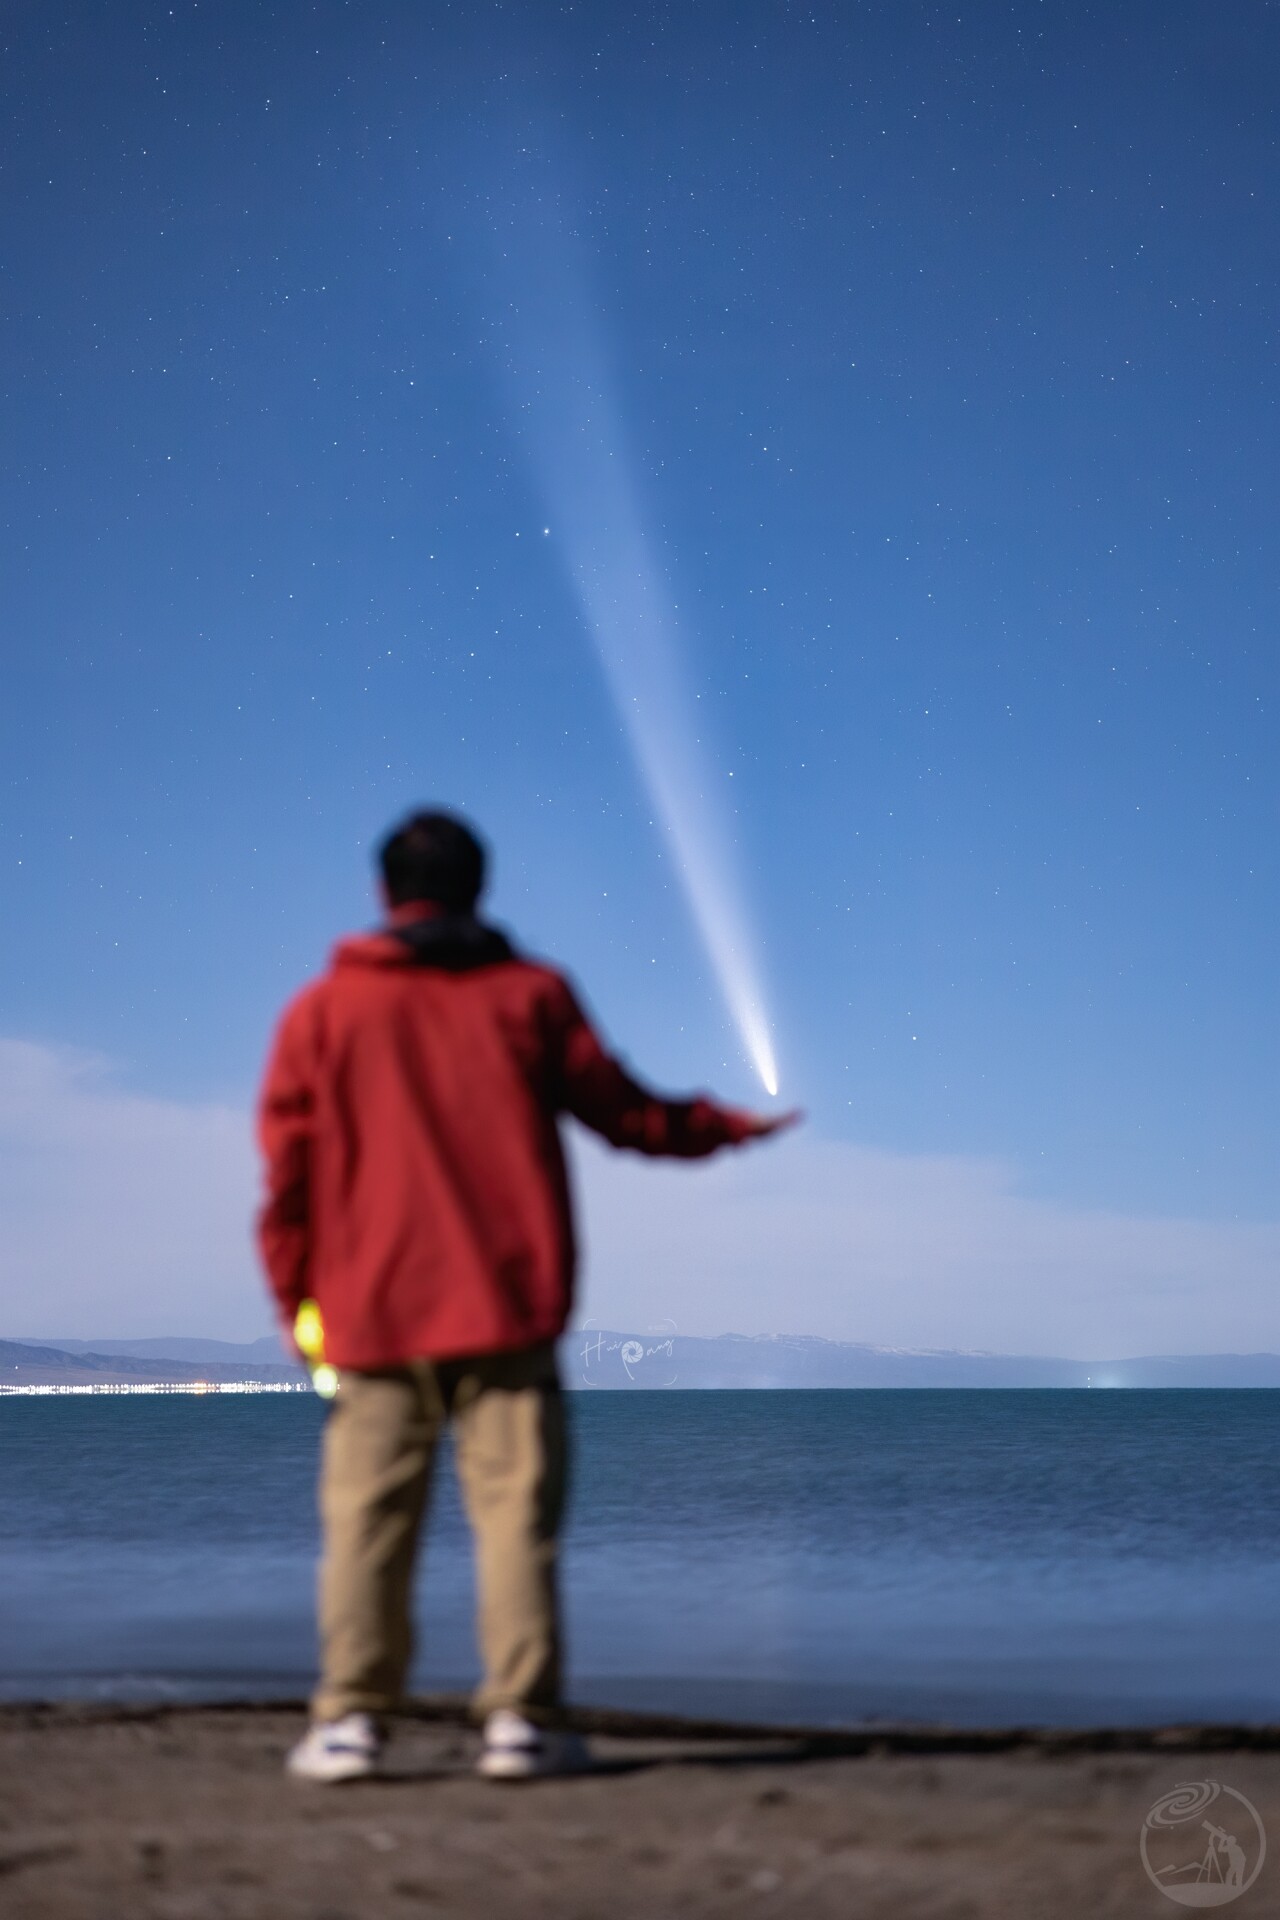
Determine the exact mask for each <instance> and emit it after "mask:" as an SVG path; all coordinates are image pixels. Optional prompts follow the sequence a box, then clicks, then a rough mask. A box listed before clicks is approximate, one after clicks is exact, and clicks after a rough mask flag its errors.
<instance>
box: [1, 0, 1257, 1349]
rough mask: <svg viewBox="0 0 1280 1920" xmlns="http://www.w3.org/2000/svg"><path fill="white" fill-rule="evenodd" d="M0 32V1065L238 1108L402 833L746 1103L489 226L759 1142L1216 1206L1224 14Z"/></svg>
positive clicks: (393, 14) (1241, 200)
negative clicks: (490, 865) (730, 850)
mask: <svg viewBox="0 0 1280 1920" xmlns="http://www.w3.org/2000/svg"><path fill="white" fill-rule="evenodd" d="M4 39H5V40H6V42H7V51H6V54H5V68H6V72H7V79H6V82H5V86H6V89H7V93H8V99H7V104H6V120H5V125H6V134H5V137H4V167H5V171H4V179H5V187H4V193H3V200H2V205H0V327H2V338H0V410H2V415H0V433H2V434H3V441H4V445H5V447H6V450H7V458H6V460H5V462H4V466H3V470H2V472H0V528H2V529H3V629H2V637H0V645H2V647H3V657H4V686H5V698H4V700H3V703H2V704H0V763H2V764H3V768H4V783H5V784H4V791H5V804H4V806H3V809H2V810H0V886H2V888H3V905H4V924H5V926H6V928H7V929H8V931H9V937H8V939H6V940H5V941H4V942H3V943H0V1036H7V1037H8V1038H9V1039H11V1040H13V1041H21V1042H25V1043H36V1044H37V1045H38V1046H39V1047H43V1048H45V1049H47V1050H50V1053H51V1055H52V1054H55V1053H57V1052H58V1050H60V1049H68V1048H71V1049H77V1050H80V1051H81V1052H87V1053H91V1054H95V1055H103V1056H106V1057H107V1058H109V1059H110V1060H111V1061H112V1062H113V1074H114V1084H115V1085H116V1086H118V1087H120V1088H122V1089H125V1090H132V1091H133V1092H136V1093H137V1094H138V1095H139V1097H143V1096H145V1097H146V1098H148V1099H154V1100H156V1101H168V1102H176V1103H179V1104H181V1103H188V1104H189V1105H190V1104H194V1105H195V1106H200V1105H201V1103H204V1104H206V1105H207V1104H209V1103H213V1104H215V1105H217V1106H218V1107H219V1108H220V1109H221V1108H223V1107H225V1108H227V1109H228V1110H230V1109H236V1110H240V1109H243V1107H244V1105H245V1103H246V1102H247V1101H248V1099H249V1098H250V1096H251V1091H252V1088H253V1084H254V1081H255V1078H256V1075H257V1072H258V1068H259V1063H260V1059H261V1055H262V1052H263V1048H264V1045H265V1041H266V1036H267V1033H268V1031H269V1027H270V1023H271V1021H272V1019H273V1017H274V1015H275V1013H276V1011H277V1009H278V1007H279V1005H280V1003H281V1002H282V1000H283V999H284V997H285V996H286V995H287V993H288V992H290V991H291V990H292V988H293V987H294V986H295V985H296V984H297V983H298V982H299V981H300V980H301V979H302V978H304V977H306V976H307V975H308V974H309V973H311V972H312V971H314V970H315V969H316V967H317V966H318V964H319V963H320V962H321V960H322V958H323V955H324V953H325V951H326V949H327V947H328V944H329V942H330V940H331V939H332V937H333V936H334V935H335V934H336V933H337V932H339V931H340V930H342V929H344V928H347V927H350V926H352V925H359V924H361V923H362V922H364V921H366V920H367V919H368V918H369V917H370V914H371V904H370V900H369V894H368V864H367V862H368V848H369V846H370V844H371V842H372V841H373V840H374V838H375V837H376V836H377V834H378V833H379V832H380V830H381V829H382V828H383V827H384V826H385V824H386V823H387V822H388V821H389V820H390V819H391V818H393V817H394V816H395V815H396V814H397V813H398V812H400V811H401V810H403V809H404V808H405V807H406V805H408V804H410V803H413V802H418V801H423V800H441V801H447V802H450V803H453V804H456V805H459V806H462V807H463V808H465V809H467V810H468V811H469V812H470V813H471V814H472V815H473V816H474V818H475V819H476V820H477V821H478V822H479V824H480V825H481V826H482V828H483V829H484V830H485V832H486V833H487V834H488V836H489V837H490V839H491V840H492V842H493V843H494V845H495V849H496V885H495V891H494V896H493V901H492V906H493V910H494V912H495V914H496V915H497V917H499V918H501V919H503V920H505V921H507V922H508V923H509V924H511V925H512V926H513V927H514V928H515V929H516V931H517V933H518V934H519V936H520V937H521V938H522V939H523V940H524V941H525V942H526V943H527V944H529V945H530V946H532V947H534V948H536V949H538V950H540V951H542V952H546V953H550V954H552V955H554V956H556V957H558V958H560V959H562V960H563V961H564V962H565V963H566V964H568V965H569V966H570V968H571V969H572V970H573V971H574V973H575V974H576V975H577V976H578V978H579V979H580V980H581V981H582V983H583V984H584V986H585V989H586V992H587V995H588V997H589V999H590V1001H591V1003H592V1004H593V1005H594V1007H595V1009H596V1010H597V1012H598V1014H599V1016H600V1018H601V1020H602V1022H603V1023H604V1025H605V1027H606V1028H607V1030H608V1032H609V1033H610V1034H611V1036H612V1037H613V1038H614V1040H615V1041H616V1042H617V1044H618V1045H619V1046H620V1047H621V1048H622V1049H623V1050H624V1051H625V1052H626V1053H627V1054H628V1055H629V1056H630V1058H631V1059H632V1060H633V1062H634V1063H635V1064H636V1065H637V1066H638V1067H639V1068H640V1069H641V1070H642V1071H644V1072H645V1073H647V1074H648V1075H649V1076H650V1077H652V1078H653V1079H655V1080H657V1081H659V1082H660V1083H663V1084H668V1085H671V1086H672V1087H676V1088H683V1087H688V1086H693V1085H706V1084H710V1085H713V1086H715V1087H717V1088H719V1089H721V1090H722V1091H723V1092H725V1093H726V1094H729V1095H732V1096H734V1097H737V1098H749V1097H754V1093H753V1087H754V1085H755V1083H754V1079H753V1076H752V1073H751V1070H750V1067H749V1064H748V1062H747V1061H746V1060H745V1058H744V1057H743V1054H742V1051H741V1047H740V1044H739V1042H738V1039H737V1036H736V1034H735V1031H734V1029H733V1027H732V1025H731V1023H730V1021H729V1018H728V1015H727V1013H726V1011H725V1008H724V1005H723V1003H722V999H721V997H720V994H719V992H718V989H717V985H716V981H715V979H714V978H713V976H712V974H711V972H710V970H709V967H708V964H707V962H706V959H705V957H704V954H703V951H702V948H701V946H700V944H699V941H698V939H697V936H696V933H695V931H694V928H693V926H692V923H691V920H690V917H689V914H688V911H687V907H686V903H685V900H684V898H683V896H682V893H681V889H680V887H679V885H678V884H677V881H676V878H675V875H674V873H673V869H672V859H671V854H670V852H669V850H668V848H667V846H666V845H665V844H664V842H663V841H662V839H661V837H660V835H659V833H658V831H657V829H656V827H655V823H654V809H653V806H652V804H651V800H650V797H649V795H648V794H647V793H646V791H645V788H644V785H643V783H642V780H641V778H640V776H639V773H638V771H637V768H636V766H635V764H634V762H633V759H632V756H631V752H630V748H629V745H628V741H627V738H626V737H625V735H624V733H623V731H622V729H621V727H620V724H619V720H618V716H617V712H616V710H615V708H614V706H613V704H612V701H611V699H610V696H609V691H608V688H607V686H606V684H605V681H604V679H603V677H602V675H601V672H600V666H599V662H598V659H597V656H596V654H595V652H594V650H593V646H592V643H591V637H590V635H589V634H588V632H587V631H586V629H585V627H584V622H583V617H582V612H581V608H580V603H579V600H578V598H577V596H576V594H575V592H574V589H573V584H572V580H571V577H570V560H569V555H570V554H571V552H572V546H573V539H572V536H573V528H572V527H571V526H569V525H566V524H564V522H563V519H561V518H559V517H558V514H557V501H556V499H555V498H553V497H548V488H547V484H546V474H545V472H540V471H539V467H538V462H537V460H536V458H535V457H533V450H532V449H531V446H530V436H529V432H528V430H527V424H526V423H525V422H524V420H523V419H522V416H521V413H520V410H519V407H518V406H517V405H513V402H512V394H511V387H510V380H509V377H508V378H507V379H506V384H505V385H504V369H505V374H506V376H509V374H510V367H511V363H512V357H513V355H514V356H515V358H516V359H517V360H518V357H519V331H520V325H521V322H520V316H519V313H518V312H516V311H513V303H512V298H511V284H510V279H509V275H507V274H506V273H504V270H503V269H502V267H501V265H500V261H499V256H500V255H501V253H502V236H503V235H504V234H506V235H509V234H510V233H511V231H512V223H513V222H519V221H520V220H521V219H522V217H523V215H522V209H524V208H526V207H528V206H529V205H531V204H535V203H536V204H537V205H538V206H539V207H541V208H542V209H543V210H544V211H545V212H546V214H547V217H548V218H553V219H554V222H555V223H556V226H557V229H558V230H561V231H564V232H566V233H568V234H570V236H571V238H572V244H573V246H574V249H575V257H576V258H578V259H580V260H581V261H582V262H584V263H585V266H584V272H583V276H582V279H581V281H580V282H579V283H578V284H577V286H576V289H571V290H569V291H567V292H566V301H571V302H572V303H573V305H574V309H575V311H574V315H568V313H567V319H568V318H576V320H577V321H578V322H580V323H581V324H583V325H587V326H589V328H590V329H591V331H592V337H593V338H594V339H595V340H596V341H597V343H598V346H599V352H600V355H601V359H602V364H603V365H605V366H606V367H607V370H608V376H609V379H610V382H611V387H612V392H611V404H612V407H613V409H614V412H615V413H616V417H617V420H618V422H619V431H620V438H619V442H618V448H617V458H618V460H619V461H620V462H623V463H625V465H626V469H627V482H628V486H629V489H630V492H631V495H632V497H633V498H634V499H635V501H636V502H637V503H638V507H639V512H640V516H641V519H642V521H643V524H644V527H645V529H646V534H647V540H648V544H649V558H650V563H651V564H652V566H653V567H654V568H655V569H656V570H657V572H658V573H659V574H660V576H661V578H662V579H663V581H664V582H665V584H666V587H667V589H668V590H669V593H670V597H671V599H672V601H673V602H674V603H675V604H676V605H677V606H678V609H679V626H678V632H679V645H680V649H681V652H682V656H683V670H684V672H685V675H686V677H687V681H688V685H689V689H690V698H691V701H692V702H693V703H694V711H695V712H696V716H697V725H698V730H699V733H700V736H701V739H702V742H703V748H704V751H705V754H706V757H707V765H708V767H709V768H710V769H711V772H710V776H709V777H710V781H711V783H712V784H713V785H714V787H715V804H716V805H718V806H720V807H722V808H723V809H724V811H725V813H726V815H727V817H729V818H730V819H731V821H732V825H733V837H734V840H735V845H736V855H737V859H738V864H739V868H740V871H741V874H742V876H743V886H744V890H745V897H746V901H747V910H748V914H749V918H750V923H751V925H752V928H753V932H754V939H755V944H756V948H757V952H758V955H759V958H760V966H761V971H762V974H763V977H764V981H765V990H766V994H767V998H768V1003H769V1008H770V1012H771V1015H772V1019H773V1024H774V1029H775V1035H776V1042H777V1049H778V1054H779V1059H780V1063H781V1070H782V1093H783V1097H784V1098H786V1099H788V1100H795V1101H797V1102H799V1103H801V1104H803V1105H804V1106H805V1107H806V1109H807V1110H808V1112H809V1115H810V1137H811V1139H812V1140H814V1141H820V1142H823V1143H831V1144H835V1145H840V1144H844V1145H845V1146H848V1147H850V1148H854V1149H857V1150H859V1151H868V1152H873V1153H884V1154H888V1155H893V1156H901V1157H904V1158H905V1159H910V1157H911V1156H921V1157H929V1156H934V1157H936V1156H944V1157H950V1158H957V1157H959V1158H965V1157H967V1158H968V1159H969V1160H971V1161H972V1162H973V1163H975V1164H976V1163H978V1162H982V1163H994V1162H998V1163H1000V1164H1001V1165H1003V1166H1005V1167H1006V1168H1007V1169H1009V1170H1010V1175H1009V1177H1010V1179H1011V1180H1012V1181H1013V1182H1014V1184H1015V1185H1016V1186H1017V1188H1018V1191H1019V1192H1021V1193H1022V1194H1024V1195H1025V1196H1027V1197H1028V1198H1030V1199H1032V1200H1035V1201H1039V1202H1043V1203H1044V1204H1046V1205H1050V1206H1054V1207H1063V1208H1068V1209H1077V1210H1086V1211H1087V1210H1090V1209H1093V1210H1103V1211H1106V1212H1109V1213H1114V1214H1123V1215H1126V1216H1128V1215H1142V1216H1153V1217H1154V1216H1161V1217H1166V1216H1169V1217H1172V1216H1175V1215H1176V1216H1178V1217H1186V1218H1189V1219H1194V1220H1196V1221H1200V1222H1206V1223H1213V1222H1217V1223H1223V1224H1228V1223H1232V1222H1267V1221H1270V1220H1272V1219H1273V1218H1274V1216H1275V1202H1274V1166H1275V1161H1276V1152H1277V1147H1278V1146H1280V1138H1278V1136H1280V1115H1278V1113H1277V1104H1276V1095H1275V1088H1276V1086H1277V1085H1278V1084H1280V1057H1278V1055H1280V1047H1278V1045H1277V1041H1278V1037H1280V1034H1278V1027H1277V1019H1276V1010H1275V1006H1276V1002H1275V992H1274V985H1273V978H1272V976H1273V973H1274V958H1273V956H1274V950H1275V944H1276V933H1277V926H1278V924H1280V914H1278V911H1277V908H1278V887H1277V868H1276V853H1275V847H1276V828H1277V808H1276V800H1277V781H1278V774H1277V756H1276V753H1275V751H1274V745H1273V736H1274V709H1275V691H1276V664H1275V661H1276V646H1275V633H1276V625H1277V599H1278V596H1277V578H1276V562H1275V525H1276V504H1277V496H1278V494H1280V484H1278V482H1280V476H1278V474H1277V463H1278V460H1280V436H1278V435H1277V431H1276V428H1277V420H1276V395H1277V371H1276V340H1275V314H1276V312H1277V310H1278V303H1280V284H1278V282H1280V270H1278V260H1277V252H1278V248H1280V221H1278V220H1277V208H1276V190H1277V184H1278V182H1277V175H1278V173H1280V160H1278V156H1277V144H1276V119H1275V104H1274V88H1273V86H1272V84H1271V80H1272V76H1273V75H1274V73H1275V71H1276V70H1277V56H1280V19H1278V17H1277V15H1276V13H1275V12H1274V10H1272V9H1267V8H1262V7H1247V8H1239V9H1217V10H1213V11H1210V10H1208V9H1205V8H1204V7H1202V6H1201V5H1200V4H1198V0H1197V3H1195V4H1171V5H1166V6H1162V7H1160V8H1159V9H1150V10H1147V9H1143V10H1131V9H1113V8H1106V7H1101V6H1096V7H1088V6H1082V5H1061V6H1055V7H1048V6H1041V5H1032V4H1015V5H1013V6H1008V5H1002V6H995V5H983V6H977V7H973V8H964V9H961V10H959V11H956V10H950V11H945V12H944V11H942V10H939V9H935V8H930V7H926V6H920V7H917V6H903V5H899V4H896V3H895V4H886V5H871V6H856V5H846V4H841V5H825V6H824V5H816V6H805V7H796V8H793V7H788V6H781V5H777V4H772V3H771V4H769V5H758V6H742V5H732V6H729V5H710V4H705V5H699V6H696V7H688V6H675V5H672V6H656V5H644V6H642V7H640V8H637V9H631V10H626V9H621V10H620V9H616V8H614V7H606V6H603V5H588V6H584V7H573V8H570V7H563V8H562V7H553V6H543V5H527V6H514V7H498V8H492V9H485V10H483V11H481V10H478V9H476V8H474V7H471V6H465V7H464V6H459V7H447V6H443V5H439V6H432V7H431V8H422V7H418V6H410V5H404V6H401V7H396V8H390V9H388V8H385V7H383V8H377V7H374V8H360V9H357V8H355V7H350V6H343V5H336V4H322V5H317V6H302V5H284V6H280V7H276V8H271V9H266V8H262V7H260V6H256V5H252V6H251V5H247V4H246V5H219V6H216V7H215V6H212V5H203V6H194V5H192V4H190V0H186V3H185V4H179V5H175V6H174V7H173V8H172V9H169V8H168V7H166V6H156V7H149V6H140V5H136V4H123V5H121V6H119V7H114V8H112V9H110V10H109V11H108V12H105V13H104V12H103V11H102V10H101V9H99V8H94V7H89V6H88V5H85V4H73V5H71V6H69V7H67V8H64V9H61V10H59V13H58V15H57V18H56V19H54V18H53V17H52V16H51V15H49V14H48V12H47V11H46V10H44V9H39V8H35V7H32V6H24V7H19V8H17V9H14V10H11V12H10V13H9V15H8V17H7V20H6V23H5V27H4ZM495 236H497V254H495ZM516 304H517V306H518V302H517V303H516ZM552 491H553V492H554V489H553V490H552ZM563 504H564V503H563V498H562V500H561V505H562V506H563ZM544 527H547V528H549V531H548V532H547V533H545V534H544V533H543V528H544ZM786 1304H787V1302H786V1298H785V1294H784V1293H783V1292H780V1294H779V1300H778V1303H777V1310H776V1313H775V1319H777V1320H778V1321H779V1323H780V1322H781V1320H782V1319H784V1318H785V1317H786V1315H785V1311H784V1309H785V1307H786ZM815 1315H816V1319H821V1314H820V1313H819V1312H818V1311H817V1309H815ZM816 1319H815V1326H814V1330H817V1331H822V1330H823V1326H820V1325H817V1324H816ZM925 1321H927V1314H925V1315H923V1317H922V1319H921V1322H920V1325H919V1326H916V1327H914V1333H915V1336H916V1337H921V1330H922V1329H923V1330H924V1331H927V1326H925ZM824 1324H825V1323H824ZM206 1325H207V1330H209V1331H214V1330H215V1329H214V1328H213V1327H212V1325H211V1324H208V1323H207V1316H206ZM40 1330H43V1331H48V1330H49V1329H48V1328H42V1329H40ZM63 1330H64V1331H66V1332H74V1331H78V1330H79V1329H78V1328H73V1327H70V1326H65V1327H64V1328H63ZM97 1330H99V1331H109V1330H110V1329H107V1328H105V1327H100V1328H98V1329H97ZM196 1330H201V1329H196ZM90 1331H93V1329H90ZM1277 1338H1278V1339H1280V1329H1278V1330H1277ZM1155 1344H1158V1343H1155ZM1210 1344H1214V1343H1213V1342H1210Z"/></svg>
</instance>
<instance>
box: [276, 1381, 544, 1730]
mask: <svg viewBox="0 0 1280 1920" xmlns="http://www.w3.org/2000/svg"><path fill="white" fill-rule="evenodd" d="M446 1421H449V1422H450V1423H451V1424H452V1427H453V1435H454V1449H455V1454H456V1458H457V1462H458V1477H459V1480H460V1482H461V1486H462V1497H463V1500H464V1502H465V1505H466V1509H467V1516H468V1518H469V1520H470V1522H471V1530H472V1534H473V1537H474V1541H475V1550H476V1583H477V1587H478V1599H479V1621H478V1627H479V1640H480V1653H481V1658H482V1661H483V1665H484V1679H483V1681H482V1683H481V1686H480V1688H479V1691H478V1692H477V1694H476V1698H475V1710H476V1712H477V1714H480V1715H483V1714H486V1713H490V1712H492V1711H493V1710H494V1708H496V1707H511V1708H514V1709H515V1710H516V1711H517V1712H519V1713H523V1714H524V1715H525V1716H526V1717H527V1718H530V1719H534V1720H542V1721H546V1720H549V1719H553V1718H554V1717H555V1714H556V1710H557V1708H558V1707H559V1704H560V1637H559V1620H558V1608H557V1596H556V1530H557V1527H558V1524H559V1520H560V1513H561V1508H562V1505H563V1499H564V1463H565V1437H564V1416H563V1409H562V1405H561V1399H560V1387H559V1383H558V1381H557V1378H556V1363H555V1350H554V1348H552V1347H551V1346H542V1347H535V1348H530V1349H528V1350H527V1351H524V1352H520V1353H501V1354H484V1355H481V1356H479V1357H477V1358H475V1359H471V1360H449V1361H437V1362H431V1361H426V1360H420V1361H414V1362H412V1363H410V1364H409V1365H408V1366H405V1367H397V1368H393V1369H387V1370H386V1371H383V1372H378V1373H343V1374H342V1376H341V1384H340V1386H339V1388H338V1396H337V1399H336V1400H335V1401H334V1404H333V1406H332V1408H331V1410H330V1413H329V1417H328V1421H327V1423H326V1427H325V1434H324V1447H323V1457H322V1464H321V1474H320V1517H321V1522H322V1526H323V1531H324V1550H323V1557H322V1560H321V1564H320V1642H321V1679H320V1684H319V1687H318V1688H317V1690H316V1693H315V1696H314V1698H313V1701H312V1710H313V1712H314V1714H315V1717H316V1718H317V1719H318V1720H337V1719H340V1718H341V1717H342V1715H343V1714H346V1713H354V1712H365V1713H380V1712H383V1711H385V1710H387V1709H389V1708H394V1707H395V1706H397V1705H398V1704H399V1702H400V1699H401V1696H402V1694H403V1691H404V1685H405V1678H406V1675H407V1672H408V1668H409V1657H410V1654H411V1652H412V1645H413V1640H412V1632H413V1629H412V1614H411V1595H412V1586H413V1564H414V1556H415V1550H416V1547H417V1543H418V1534H419V1531H420V1528H421V1524H422V1517H423V1513H424V1511H425V1508H426V1501H427V1489H428V1484H429V1480H430V1475H431V1467H432V1461H433V1459H434V1455H435V1450H436V1443H437V1441H438V1439H439V1437H440V1433H441V1430H442V1428H443V1427H444V1424H445V1422H446Z"/></svg>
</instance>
